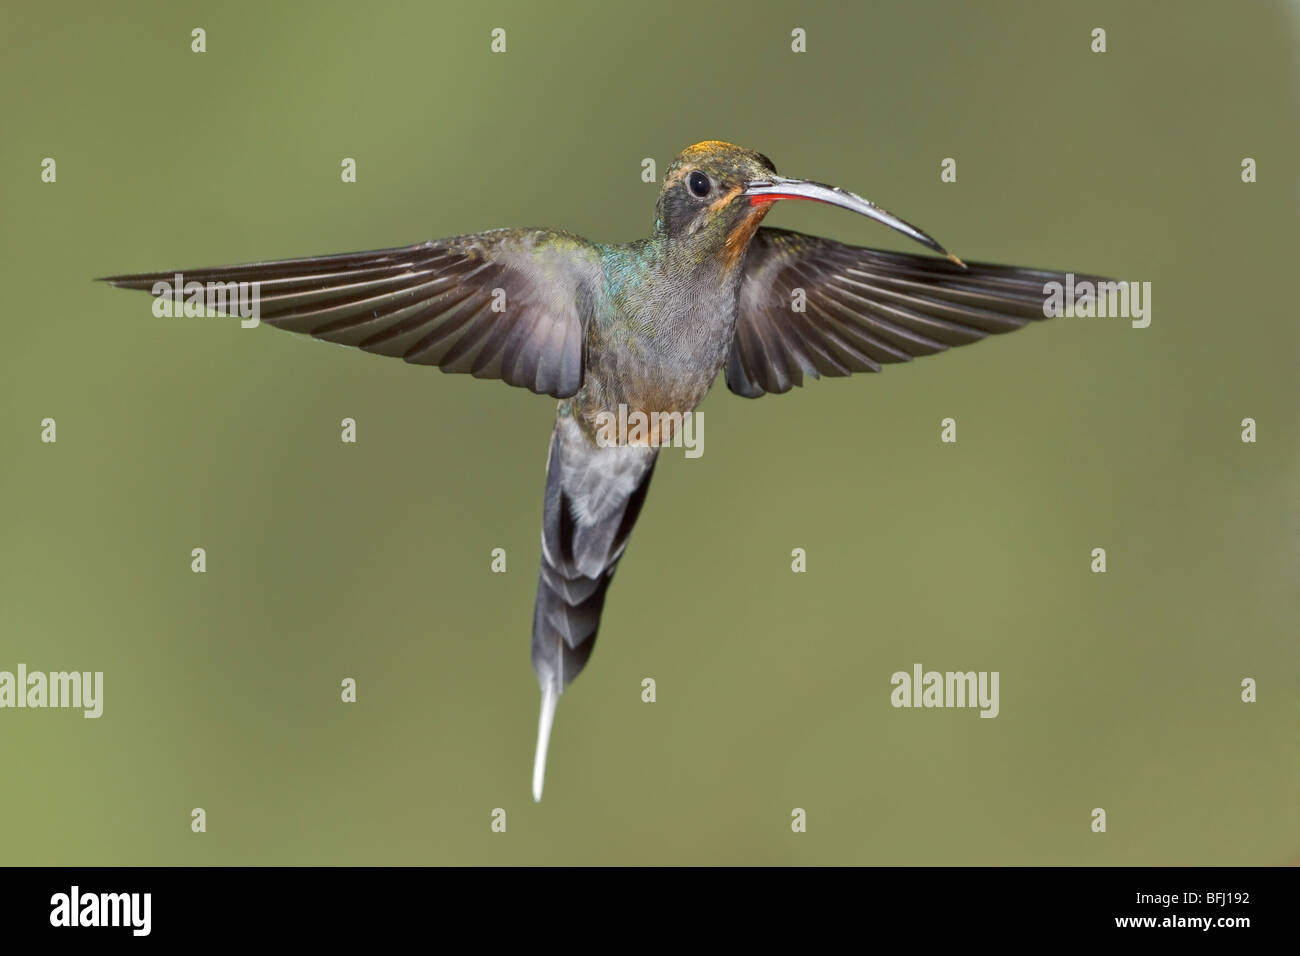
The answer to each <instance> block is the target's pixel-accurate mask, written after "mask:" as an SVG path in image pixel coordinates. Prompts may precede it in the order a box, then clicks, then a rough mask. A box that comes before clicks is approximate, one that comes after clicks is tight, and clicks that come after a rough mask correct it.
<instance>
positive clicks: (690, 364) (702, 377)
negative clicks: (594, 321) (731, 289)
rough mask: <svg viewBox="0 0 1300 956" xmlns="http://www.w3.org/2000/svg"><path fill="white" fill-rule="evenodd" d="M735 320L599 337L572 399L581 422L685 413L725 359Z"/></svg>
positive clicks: (706, 389) (697, 401) (704, 392)
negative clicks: (621, 336) (623, 415)
mask: <svg viewBox="0 0 1300 956" xmlns="http://www.w3.org/2000/svg"><path fill="white" fill-rule="evenodd" d="M733 332H734V320H733V321H730V322H727V323H726V324H725V325H724V326H723V327H722V328H717V327H716V326H715V327H714V328H708V327H705V328H699V327H696V328H695V329H691V330H690V331H686V332H674V333H669V334H652V335H643V336H635V337H628V339H627V340H625V341H622V342H611V341H609V340H608V339H607V338H602V339H601V340H600V341H599V343H598V347H595V348H593V347H591V346H592V345H593V344H597V343H591V342H589V347H588V350H587V364H586V368H585V372H584V378H583V386H582V389H581V390H580V391H579V392H578V394H577V395H575V396H574V397H573V399H572V401H573V408H574V411H575V412H577V413H578V415H577V416H575V417H578V418H579V419H580V420H581V419H582V418H590V417H594V416H596V415H598V414H600V413H602V412H605V413H613V414H619V413H620V411H622V412H624V413H630V412H641V413H643V414H647V415H649V414H652V413H665V414H667V413H678V414H686V413H688V412H691V411H693V410H694V409H695V407H696V406H697V405H699V404H700V402H702V401H704V397H705V396H706V395H707V394H708V392H709V388H710V387H711V386H712V384H713V380H714V379H715V378H717V375H718V372H719V371H720V370H721V368H722V365H723V363H724V362H725V361H726V358H727V350H728V349H729V348H730V346H731V337H732V334H733Z"/></svg>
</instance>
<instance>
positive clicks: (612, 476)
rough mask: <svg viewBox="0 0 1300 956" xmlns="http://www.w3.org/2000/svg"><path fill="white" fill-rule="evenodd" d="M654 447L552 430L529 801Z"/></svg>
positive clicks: (568, 426) (567, 425)
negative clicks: (604, 442) (599, 441)
mask: <svg viewBox="0 0 1300 956" xmlns="http://www.w3.org/2000/svg"><path fill="white" fill-rule="evenodd" d="M657 456H658V449H655V448H647V447H629V446H616V447H607V448H602V447H599V446H598V445H596V443H595V442H594V441H592V439H591V438H589V437H588V436H587V435H586V434H585V433H584V432H583V431H582V430H581V429H580V428H579V427H578V426H577V424H576V423H575V422H574V420H573V418H572V417H571V416H567V415H566V416H562V417H561V418H560V419H559V420H558V421H557V422H556V424H555V431H554V433H553V434H552V435H551V451H550V455H549V456H548V457H547V460H546V496H545V499H544V501H543V505H542V569H541V573H540V575H539V576H538V581H537V604H536V606H535V608H534V610H533V670H535V671H536V672H537V682H538V683H539V684H540V685H541V688H542V712H541V717H540V719H539V721H538V726H537V756H536V760H535V762H534V765H533V799H534V800H541V799H542V781H543V778H544V777H545V774H546V748H547V745H548V743H549V742H550V737H551V723H552V721H553V720H554V718H555V705H556V703H557V702H558V701H559V698H560V695H561V694H562V693H564V689H565V688H566V687H567V686H568V685H569V682H570V681H572V680H573V678H575V677H577V676H578V672H579V671H581V670H582V669H583V667H585V666H586V664H587V658H589V657H590V656H591V649H592V647H594V646H595V643H596V630H597V629H598V628H599V627H600V611H601V608H602V607H603V606H604V604H605V591H606V589H608V588H609V582H610V579H611V578H612V577H613V576H614V568H615V567H616V566H617V565H618V560H619V558H621V557H622V556H623V550H624V549H625V548H626V547H627V538H628V535H629V534H630V533H631V531H632V526H633V525H634V524H636V519H637V515H639V514H640V513H641V505H642V503H643V502H644V501H645V496H646V490H647V489H648V488H649V487H650V476H651V475H652V474H654V466H655V459H656V457H657Z"/></svg>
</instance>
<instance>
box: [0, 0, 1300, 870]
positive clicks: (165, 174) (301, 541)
mask: <svg viewBox="0 0 1300 956" xmlns="http://www.w3.org/2000/svg"><path fill="white" fill-rule="evenodd" d="M0 21H2V24H3V30H2V36H0V44H3V58H2V61H0V62H2V65H0V71H2V74H0V75H2V76H3V82H2V83H0V96H3V97H4V117H5V122H4V135H3V136H0V159H2V161H3V170H4V175H3V179H2V186H0V188H2V189H3V191H4V195H3V201H4V217H3V218H4V226H3V239H2V241H3V262H4V266H3V269H4V277H3V278H4V281H3V282H2V283H0V304H2V305H3V314H4V321H5V325H6V336H5V345H4V349H3V360H2V363H3V364H2V365H0V396H2V400H0V413H2V414H0V443H2V447H3V449H4V453H3V467H0V491H2V492H3V494H2V497H0V500H2V501H3V527H2V529H0V530H2V533H3V548H2V549H0V669H7V670H13V669H15V668H16V666H17V664H18V663H19V662H24V663H26V664H27V665H28V666H29V668H31V669H43V670H61V669H78V670H102V671H104V672H105V703H104V716H103V717H102V718H101V719H99V720H97V721H96V720H85V719H83V718H82V717H81V716H80V714H79V713H77V712H71V711H52V710H46V711H33V710H22V711H17V710H7V711H0V768H3V770H2V771H0V778H2V779H3V786H2V787H0V863H23V864H33V863H60V864H154V863H180V864H236V863H252V864H270V863H278V864H322V863H323V864H331V863H338V864H354V863H357V864H359V863H370V864H376V863H378V864H422V863H434V864H438V863H460V864H464V863H562V864H568V863H575V864H579V863H580V864H592V863H618V864H622V863H628V864H631V863H647V864H669V863H686V864H705V863H723V864H749V863H846V864H866V863H892V864H898V863H942V864H973V863H990V862H991V863H1001V864H1070V863H1082V864H1106V863H1111V864H1164V863H1168V864H1193V863H1198V864H1217V863H1225V864H1226V863H1238V864H1246V863H1260V864H1266V863H1289V862H1293V861H1295V860H1296V859H1297V858H1298V857H1300V822H1298V819H1297V813H1296V784H1297V776H1296V770H1297V762H1296V757H1297V749H1296V742H1297V706H1296V705H1297V700H1298V699H1300V697H1298V695H1297V690H1298V688H1297V673H1298V669H1297V654H1296V648H1297V642H1296V622H1297V611H1298V610H1300V607H1298V602H1297V588H1296V580H1297V571H1298V568H1300V546H1298V545H1297V542H1298V541H1300V525H1298V523H1297V509H1296V500H1297V466H1298V465H1300V455H1298V450H1300V428H1298V426H1297V422H1296V417H1295V414H1296V402H1295V398H1296V387H1295V384H1294V377H1295V367H1296V358H1297V345H1298V344H1300V333H1298V332H1297V321H1296V305H1295V282H1294V278H1295V269H1296V266H1295V263H1294V254H1295V251H1296V238H1295V236H1296V231H1295V230H1296V224H1297V217H1296V211H1297V199H1298V185H1297V169H1298V168H1300V165H1298V163H1297V160H1298V159H1300V149H1298V147H1300V123H1297V115H1298V113H1300V110H1298V109H1297V89H1298V86H1300V83H1298V80H1300V67H1298V63H1297V60H1298V58H1297V39H1296V37H1297V28H1298V27H1300V13H1298V12H1297V10H1296V8H1295V7H1294V6H1281V5H1269V4H1264V3H1260V4H1244V5H1242V4H1238V5H1230V4H1226V3H1222V4H1220V3H1208V4H1206V3H1196V4H1193V3H1172V2H1171V3H1143V4H1129V3H1114V4H1101V5H1089V6H1088V7H1087V8H1086V9H1085V8H1084V7H1083V6H1081V5H1055V4H1051V5H1049V4H1038V3H1032V2H1026V3H1014V4H1013V3H999V4H994V5H988V6H983V7H979V8H977V7H975V6H974V5H967V4H955V3H951V4H950V3H944V4H903V3H886V4H879V5H868V4H858V3H847V2H846V3H841V4H820V5H808V4H803V3H800V4H783V3H775V2H762V3H754V4H745V5H736V4H723V3H708V2H700V0H692V2H688V3H655V4H647V5H638V6H636V7H624V6H623V5H615V4H600V5H596V4H591V5H583V6H577V5H573V6H567V5H561V4H556V5H551V4H547V5H535V4H531V3H494V4H491V5H480V6H478V7H474V6H472V5H459V4H457V5H451V4H448V5H440V4H430V3H402V4H399V3H373V4H371V3H368V4H353V3H332V4H301V5H288V4H285V5H279V4H277V5H268V4H262V3H251V2H249V3H229V4H206V3H204V4H199V3H195V4H184V3H171V2H167V3H164V2H157V3H140V4H131V5H129V6H124V7H122V8H121V9H111V8H109V7H106V6H105V5H101V4H92V3H80V4H60V3H40V4H37V3H31V2H23V3H11V4H6V5H5V7H4V8H3V11H0ZM196 26H201V27H203V28H205V29H206V31H207V45H208V52H206V53H205V54H202V55H197V54H194V53H191V52H190V31H191V29H192V28H194V27H196ZM1097 26H1101V27H1104V28H1105V29H1106V30H1107V34H1108V52H1107V53H1105V54H1104V55H1096V54H1093V53H1091V52H1090V51H1089V42H1090V39H1089V34H1090V31H1091V30H1092V28H1093V27H1097ZM494 27H503V28H505V29H506V31H507V44H508V47H507V52H506V53H505V54H504V55H493V54H492V53H491V52H490V51H489V41H490V37H489V33H490V31H491V30H492V28H494ZM795 27H802V28H804V29H805V30H806V31H807V36H808V52H807V53H805V54H801V55H796V54H794V53H792V52H791V51H790V31H791V30H792V29H793V28H795ZM710 138H720V139H726V140H730V141H732V142H737V143H742V144H745V145H748V146H752V147H753V148H756V149H759V150H761V151H762V152H764V153H766V154H767V155H769V156H771V157H772V158H773V160H774V161H775V162H776V163H777V166H778V168H779V169H780V170H781V171H782V172H783V173H786V174H788V175H796V176H805V177H808V178H813V179H818V180H822V181H826V182H832V183H839V184H841V185H843V186H845V187H846V188H849V189H853V190H855V191H858V192H861V193H863V194H864V195H866V196H868V197H870V198H872V199H874V200H875V201H877V202H879V203H881V204H882V205H884V206H885V207H886V208H888V209H891V210H893V211H895V212H897V213H898V214H900V215H902V216H904V217H905V218H907V219H909V220H911V221H913V222H915V223H917V224H918V225H920V226H921V227H922V228H924V229H926V230H928V231H930V232H931V233H933V234H934V235H935V236H936V237H938V238H939V239H940V241H942V242H943V243H944V244H945V245H946V246H947V247H948V248H949V249H952V250H954V251H955V252H956V253H958V254H959V255H961V256H963V257H966V258H970V259H981V260H993V261H1004V262H1010V263H1017V264H1023V265H1033V266H1041V267H1051V268H1061V269H1072V270H1075V271H1093V272H1100V273H1103V274H1108V275H1113V276H1117V277H1120V278H1123V279H1129V280H1138V281H1143V280H1146V281H1150V282H1152V283H1153V286H1154V288H1153V307H1154V310H1153V321H1152V324H1151V327H1150V328H1148V329H1146V330H1135V329H1132V328H1130V327H1129V324H1128V322H1127V321H1125V320H1122V319H1121V320H1116V319H1061V320H1057V321H1054V322H1051V323H1047V324H1044V325H1041V326H1035V327H1033V328H1031V329H1028V330H1026V331H1023V332H1020V333H1017V334H1015V335H1012V336H1008V337H1006V338H1001V339H997V340H994V341H990V342H985V343H981V344H979V345H976V346H973V347H971V348H967V349H962V350H958V351H954V352H951V353H948V354H946V355H942V356H938V357H935V358H930V359H924V360H921V361H918V362H916V363H914V364H912V365H908V366H902V367H900V366H892V367H889V368H887V369H886V371H885V372H884V374H882V375H877V376H857V377H854V378H851V379H840V380H833V381H823V382H820V383H813V384H812V385H811V387H808V388H806V389H801V390H797V391H796V392H793V393H791V394H788V395H785V396H776V397H767V398H763V399H760V400H758V401H752V402H751V401H746V400H742V399H740V398H737V397H735V396H733V395H731V394H730V393H729V392H728V391H727V390H726V389H725V387H724V386H723V385H722V384H721V382H719V384H718V385H717V386H716V387H715V389H714V391H713V393H712V395H711V396H710V397H709V399H708V400H707V401H706V403H705V405H704V406H703V408H704V412H705V418H706V422H707V430H706V444H705V449H706V452H705V454H704V457H703V458H701V459H699V460H694V461H688V460H685V459H684V458H683V457H682V455H681V452H680V451H669V452H666V453H665V455H664V457H663V460H662V461H661V463H660V466H659V469H658V473H657V476H656V478H655V481H654V485H653V487H652V489H651V492H650V496H649V499H648V502H647V506H646V510H645V511H644V513H643V515H642V519H641V524H640V526H639V527H638V529H637V531H636V533H635V534H634V536H633V539H632V544H631V547H630V549H629V551H628V553H627V556H626V558H625V560H624V561H623V563H622V565H621V567H620V570H619V573H618V578H617V581H616V583H615V584H614V586H613V588H612V590H611V595H610V601H609V603H608V605H607V609H606V613H605V617H604V624H603V629H602V632H601V638H600V641H599V646H598V649H597V651H596V653H595V655H594V656H593V658H592V662H591V666H590V667H589V669H588V670H587V671H586V673H585V674H584V675H583V676H582V677H581V679H579V680H578V681H577V682H576V683H575V684H574V685H573V686H572V687H571V688H570V691H569V692H568V693H567V694H566V695H565V697H564V699H563V701H562V703H561V706H560V710H559V715H558V718H557V723H556V731H555V738H554V741H553V745H552V750H551V764H550V772H549V775H548V779H547V791H546V797H545V799H544V801H543V802H542V803H541V804H540V805H534V804H533V802H532V799H531V796H530V793H529V777H530V772H531V762H532V756H533V744H534V736H533V735H534V731H535V725H536V717H537V704H538V694H537V686H536V683H535V680H534V677H533V674H532V672H531V669H530V667H529V654H528V641H529V626H530V620H531V615H532V605H533V593H534V586H535V576H536V569H537V551H538V529H539V512H540V505H541V494H542V483H543V475H544V464H545V455H546V448H547V442H548V437H549V428H550V423H551V420H552V416H553V414H554V403H553V401H551V400H549V399H546V398H542V397H538V396H535V395H531V394H529V393H527V392H524V391H520V390H515V389H510V388H508V387H506V386H504V385H501V384H500V383H492V382H484V381H477V380H474V379H471V378H468V377H463V376H449V375H443V374H441V373H439V372H437V371H435V370H432V369H428V368H420V367H409V366H406V365H404V364H403V363H401V362H398V361H395V360H392V359H385V358H379V357H374V356H368V355H364V354H360V353H356V352H353V351H350V350H346V349H341V348H336V347H332V346H326V345H322V344H319V343H316V342H313V341H311V340H310V339H304V338H302V337H299V336H292V335H288V334H284V333H282V332H278V331H275V330H272V329H269V328H265V327H263V328H260V329H258V330H256V331H253V332H249V331H244V330H241V329H240V328H238V325H237V324H236V323H234V322H231V321H221V320H216V319H204V320H198V319H190V320H183V319H159V318H155V317H153V316H152V315H151V313H150V308H149V307H150V300H149V299H148V297H146V296H142V295H139V294H136V293H125V292H119V291H116V290H113V289H110V288H108V287H106V286H103V285H100V284H96V283H92V282H91V281H90V280H91V278H92V277H94V276H99V275H105V274H111V273H119V272H131V271H142V270H154V269H169V268H172V267H177V268H182V267H190V266H198V265H210V264H216V263H224V262H232V261H247V260H253V259H270V258H281V257H289V256H298V255H309V254H315V253H327V252H343V251H349V250H356V249H371V248H379V247H385V246H392V245H398V244H404V243H409V242H414V241H418V240H422V239H426V238H433V237H438V236H445V235H453V234H457V233H465V232H473V231H478V230H481V229H487V228H492V227H497V226H505V225H549V226H555V227H561V228H566V229H570V230H573V231H575V232H578V233H581V234H584V235H587V236H590V237H592V238H597V239H605V240H625V239H631V238H634V237H637V236H639V235H643V234H645V233H647V232H648V229H649V226H650V224H651V221H652V219H653V205H654V200H655V196H656V193H657V188H658V187H657V184H656V185H651V184H645V183H643V182H641V180H640V170H641V165H640V164H641V160H642V159H643V158H644V157H653V158H654V159H655V160H656V162H657V163H658V169H659V173H660V174H661V175H662V172H663V169H664V168H665V166H666V164H667V163H668V162H669V161H670V160H671V158H672V157H673V155H674V154H675V153H676V152H677V151H678V150H679V149H681V148H682V147H684V146H686V145H687V144H689V143H692V142H695V141H697V140H701V139H710ZM46 156H50V157H54V158H55V159H56V160H57V163H58V167H57V170H58V181H57V183H55V184H44V183H42V182H41V181H40V175H39V174H40V162H41V160H42V158H44V157H46ZM345 156H349V157H354V158H356V160H357V162H358V173H359V176H358V182H357V183H355V184H350V185H344V184H343V183H341V182H340V177H339V170H340V165H339V164H340V160H341V159H342V158H343V157H345ZM949 156H951V157H954V158H956V159H957V162H958V181H957V183H955V184H943V183H941V182H940V179H939V164H940V161H941V159H943V158H944V157H949ZM1245 156H1250V157H1253V158H1255V159H1256V160H1257V161H1258V164H1259V173H1258V176H1259V181H1258V183H1256V184H1254V185H1245V184H1243V183H1242V182H1241V180H1240V163H1241V160H1242V158H1243V157H1245ZM768 224H769V225H777V226H785V227H788V228H795V229H801V230H805V231H809V232H815V233H820V234H823V235H829V236H833V237H835V238H838V239H841V240H844V241H848V242H853V243H859V244H866V245H881V246H887V247H893V248H903V247H905V245H903V244H900V241H896V239H897V237H895V236H894V235H893V234H891V233H889V232H888V231H887V230H884V229H882V228H881V227H879V226H877V225H874V224H872V223H869V222H867V221H866V220H863V219H860V218H857V217H853V216H850V215H848V214H846V213H842V212H837V211H835V210H832V209H828V208H820V207H816V208H812V207H808V208H803V207H801V208H793V206H792V204H784V205H783V206H781V207H780V208H778V209H776V210H775V211H774V212H773V213H772V215H771V216H769V218H768ZM47 416H49V417H53V418H55V419H56V420H57V422H58V442H57V444H55V445H45V444H42V443H41V442H40V440H39V433H40V421H41V419H43V418H45V417H47ZM345 416H349V417H353V418H355V419H356V420H357V421H358V423H359V442H358V443H357V444H356V445H355V446H351V445H344V444H342V443H341V442H340V441H339V428H338V425H339V421H340V419H342V418H343V417H345ZM945 416H954V417H956V418H957V420H958V427H959V432H958V434H959V439H960V440H959V442H958V444H957V445H955V446H950V445H941V444H940V442H939V440H938V433H939V421H940V419H941V418H943V417H945ZM1246 416H1250V417H1253V418H1255V419H1256V420H1257V421H1258V423H1259V442H1258V443H1257V444H1254V445H1247V444H1243V443H1242V442H1241V441H1240V438H1239V432H1240V424H1239V423H1240V421H1241V419H1242V418H1244V417H1246ZM200 546H201V547H204V548H206V549H207V554H208V571H207V573H206V574H203V575H197V574H193V573H191V571H190V551H191V549H192V548H194V547H200ZM498 547H500V548H505V549H506V551H507V553H508V562H509V563H508V568H509V570H508V572H507V573H506V574H504V575H500V574H492V573H490V571H489V563H490V552H491V550H492V549H493V548H498ZM794 547H802V548H805V549H807V552H808V568H809V569H808V573H807V574H803V575H796V574H792V573H791V570H790V552H791V549H792V548H794ZM1094 547H1105V548H1106V549H1107V552H1108V558H1109V571H1108V573H1106V574H1104V575H1097V574H1092V573H1090V571H1089V560H1090V551H1091V549H1092V548H1094ZM915 662H921V663H923V664H924V665H925V666H926V668H927V669H928V668H935V669H938V670H957V669H961V670H965V669H975V670H997V671H999V672H1000V674H1001V715H1000V716H999V717H998V718H997V719H996V720H981V719H978V718H977V717H976V712H975V711H971V710H966V711H961V710H895V709H893V708H891V707H890V705H889V691H890V686H889V677H890V675H891V674H892V673H893V672H894V671H896V670H910V668H911V666H912V664H913V663H915ZM345 676H352V677H355V678H356V679H357V681H358V685H359V700H358V702H357V703H356V704H355V705H344V704H342V703H341V702H340V701H339V682H340V680H341V679H342V678H343V677H345ZM1247 676H1249V677H1254V678H1256V679H1257V680H1258V681H1259V701H1258V703H1255V704H1251V705H1246V704H1243V703H1241V702H1240V699H1239V695H1240V686H1239V685H1240V681H1241V679H1242V678H1243V677H1247ZM643 677H653V678H655V679H656V681H657V682H658V701H657V703H654V704H645V703H642V701H641V696H640V691H641V684H640V682H641V680H642V678H643ZM193 807H203V808H205V810H206V811H207V814H208V832H207V833H205V834H194V833H192V832H191V831H190V810H191V808H193ZM496 807H501V808H504V809H505V810H506V811H507V814H508V829H507V832H506V833H505V834H494V833H492V832H491V829H490V822H491V820H490V814H491V811H492V810H493V808H496ZM795 807H802V808H804V809H805V810H806V811H807V813H808V832H807V833H805V834H794V833H792V832H791V829H790V819H791V817H790V814H791V810H792V808H795ZM1093 807H1103V808H1105V809H1106V811H1107V813H1108V815H1109V820H1108V832H1107V833H1106V834H1104V835H1098V834H1094V833H1092V832H1091V831H1090V827H1089V824H1090V816H1089V814H1090V811H1091V810H1092V808H1093Z"/></svg>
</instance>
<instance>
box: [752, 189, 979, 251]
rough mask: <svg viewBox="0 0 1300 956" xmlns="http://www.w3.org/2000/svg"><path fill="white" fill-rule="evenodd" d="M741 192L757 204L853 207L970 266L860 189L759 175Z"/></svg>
mask: <svg viewBox="0 0 1300 956" xmlns="http://www.w3.org/2000/svg"><path fill="white" fill-rule="evenodd" d="M741 195H742V196H748V197H749V202H750V204H751V205H754V206H757V205H759V204H761V203H770V202H776V201H777V200H778V199H808V200H811V201H812V202H824V203H827V204H828V205H831V206H839V207H840V208H841V209H847V210H849V212H856V213H858V214H859V215H862V216H866V217H868V218H869V219H874V220H876V222H882V223H884V224H885V225H886V226H888V227H889V228H890V229H896V230H898V231H899V232H901V233H902V234H903V235H905V236H907V237H908V238H910V239H915V240H916V241H917V242H919V243H920V244H921V245H923V246H925V247H927V248H929V249H933V250H934V251H935V252H937V253H939V255H941V256H945V257H947V258H948V259H951V260H952V261H953V262H955V263H957V265H959V266H961V267H962V268H965V267H966V263H964V262H962V261H961V260H960V259H958V258H957V257H956V256H954V255H953V254H952V253H951V252H949V251H948V250H947V249H945V248H944V247H943V246H941V245H939V243H937V242H935V241H934V239H932V238H931V237H930V236H928V235H926V234H925V233H924V232H922V231H921V230H920V229H917V228H916V226H913V225H912V224H911V223H909V222H904V221H903V220H902V219H899V218H898V217H897V216H895V215H894V214H893V213H890V212H886V211H885V210H883V209H881V208H880V207H879V206H877V205H876V204H875V203H873V202H872V201H871V200H869V199H863V198H862V197H861V196H859V195H858V194H857V193H851V192H849V191H848V190H846V189H840V187H838V186H827V185H826V184H825V183H814V182H809V181H808V180H805V179H787V178H786V177H784V176H771V177H769V178H767V179H755V180H753V181H751V182H748V183H746V184H745V189H744V192H742V193H741Z"/></svg>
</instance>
